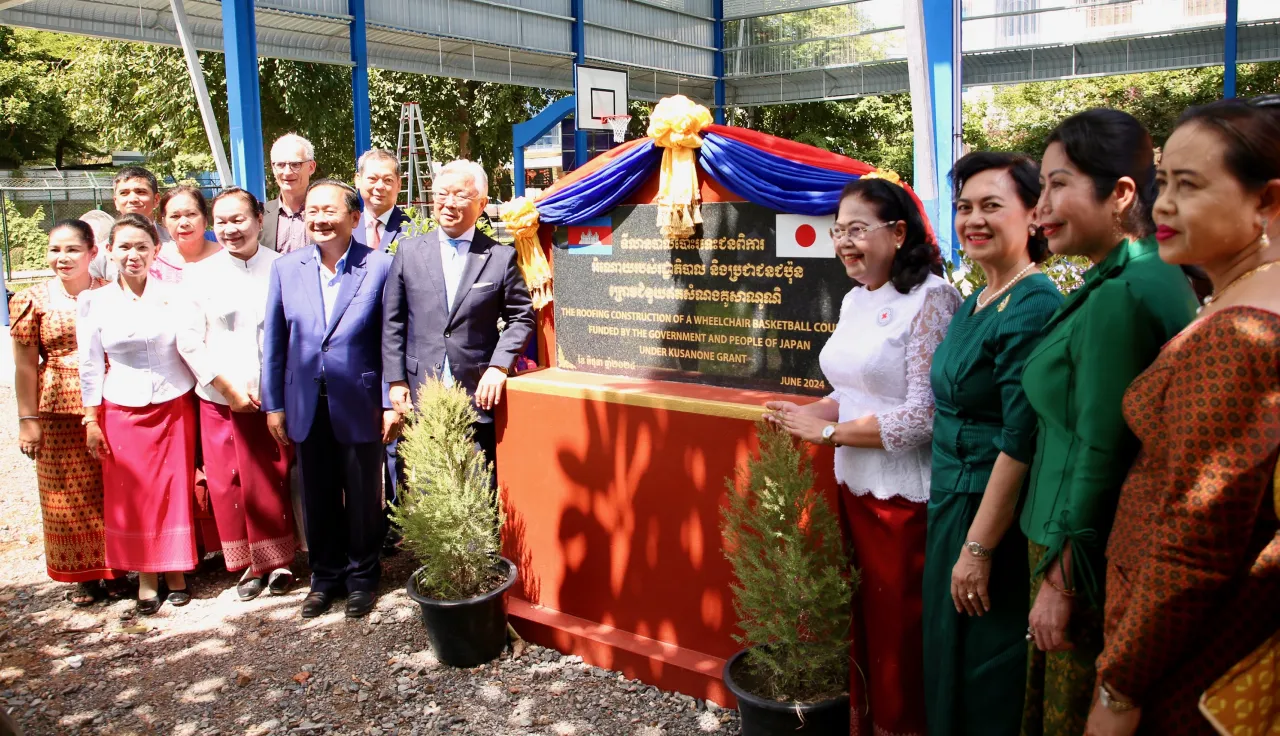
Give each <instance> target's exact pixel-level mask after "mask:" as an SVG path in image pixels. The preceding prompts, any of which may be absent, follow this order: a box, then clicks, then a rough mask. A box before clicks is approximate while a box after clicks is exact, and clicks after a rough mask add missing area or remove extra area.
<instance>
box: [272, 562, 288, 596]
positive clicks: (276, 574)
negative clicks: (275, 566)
mask: <svg viewBox="0 0 1280 736" xmlns="http://www.w3.org/2000/svg"><path fill="white" fill-rule="evenodd" d="M292 587H293V571H292V570H286V569H284V568H280V569H279V570H272V571H271V574H270V575H269V576H267V589H268V590H270V591H271V595H284V594H285V593H288V592H289V589H290V588H292Z"/></svg>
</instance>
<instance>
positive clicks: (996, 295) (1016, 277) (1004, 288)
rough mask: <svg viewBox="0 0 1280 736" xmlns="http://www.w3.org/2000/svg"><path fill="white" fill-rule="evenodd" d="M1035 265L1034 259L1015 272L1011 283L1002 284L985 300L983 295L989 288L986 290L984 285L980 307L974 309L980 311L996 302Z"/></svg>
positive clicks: (979, 300)
mask: <svg viewBox="0 0 1280 736" xmlns="http://www.w3.org/2000/svg"><path fill="white" fill-rule="evenodd" d="M1035 267H1036V264H1035V261H1032V262H1031V263H1028V264H1027V265H1026V267H1025V268H1023V269H1022V270H1021V271H1019V272H1017V273H1016V274H1014V276H1013V278H1011V279H1009V283H1007V284H1005V285H1004V286H1001V287H1000V288H999V289H996V293H994V294H992V295H991V296H988V297H987V299H986V301H983V300H982V297H984V296H986V291H987V290H986V287H983V289H982V294H980V295H979V296H978V301H977V307H978V309H976V310H974V311H980V310H983V309H986V307H987V305H988V304H990V303H991V302H994V301H995V300H997V299H999V298H1000V295H1001V294H1004V293H1005V292H1006V291H1008V290H1009V289H1011V288H1013V285H1014V284H1016V283H1018V281H1019V280H1020V279H1021V278H1022V277H1023V276H1026V275H1027V272H1028V271H1030V270H1031V269H1033V268H1035Z"/></svg>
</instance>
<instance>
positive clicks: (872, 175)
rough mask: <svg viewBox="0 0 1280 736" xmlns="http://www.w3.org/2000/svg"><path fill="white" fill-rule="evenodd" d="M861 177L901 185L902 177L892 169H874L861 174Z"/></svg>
mask: <svg viewBox="0 0 1280 736" xmlns="http://www.w3.org/2000/svg"><path fill="white" fill-rule="evenodd" d="M862 178H863V179H883V180H885V181H887V182H889V183H890V184H897V185H898V186H902V177H901V176H898V172H896V171H894V170H893V169H876V170H875V171H872V172H869V173H866V174H863V175H862Z"/></svg>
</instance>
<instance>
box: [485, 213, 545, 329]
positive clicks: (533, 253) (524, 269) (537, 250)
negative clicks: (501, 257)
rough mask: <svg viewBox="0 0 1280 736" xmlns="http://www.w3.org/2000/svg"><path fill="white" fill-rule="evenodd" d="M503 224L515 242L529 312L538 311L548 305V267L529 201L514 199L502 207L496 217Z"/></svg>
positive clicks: (535, 216) (536, 219)
mask: <svg viewBox="0 0 1280 736" xmlns="http://www.w3.org/2000/svg"><path fill="white" fill-rule="evenodd" d="M498 214H499V216H500V217H501V218H502V222H503V224H505V225H506V226H507V229H508V230H510V231H511V234H512V235H513V236H514V237H515V239H516V265H517V266H519V267H520V275H522V276H524V283H525V285H526V286H527V287H529V296H530V297H531V298H532V299H533V308H534V309H541V308H543V307H545V306H547V305H548V304H550V303H551V264H549V263H547V256H546V255H545V254H544V253H543V252H542V244H541V243H539V242H538V225H539V223H540V222H541V220H540V218H539V217H538V210H537V209H536V208H535V207H534V206H533V201H532V200H530V199H528V198H526V197H517V198H516V199H513V200H511V201H510V202H508V203H507V204H506V205H504V206H503V207H502V210H501V211H500V212H499V213H498Z"/></svg>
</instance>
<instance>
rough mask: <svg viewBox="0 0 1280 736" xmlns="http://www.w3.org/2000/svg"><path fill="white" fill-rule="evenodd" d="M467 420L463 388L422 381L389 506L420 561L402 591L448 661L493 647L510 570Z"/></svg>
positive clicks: (493, 653) (493, 652) (495, 505)
mask: <svg viewBox="0 0 1280 736" xmlns="http://www.w3.org/2000/svg"><path fill="white" fill-rule="evenodd" d="M476 419H477V415H476V411H475V408H474V407H472V405H471V399H470V398H469V397H468V396H467V394H466V392H465V391H463V390H462V388H460V387H457V386H454V387H449V388H446V387H445V385H444V384H443V383H441V382H440V381H438V380H431V381H428V382H425V383H423V384H422V387H421V389H420V390H419V392H418V407H417V410H416V411H415V412H414V414H413V416H412V417H411V421H410V422H409V424H408V426H407V428H406V429H405V432H404V436H403V437H402V438H401V440H400V454H401V456H402V457H403V458H404V464H405V471H406V472H405V475H406V479H405V488H404V489H403V491H402V492H401V495H400V503H399V505H397V506H396V507H394V508H393V510H392V515H393V517H394V519H395V521H396V523H397V524H398V525H399V526H400V532H401V535H402V544H403V546H404V547H405V548H407V549H408V550H409V551H410V552H411V553H412V554H413V555H414V556H415V557H416V558H417V559H418V561H419V562H421V563H422V567H419V568H418V569H417V570H415V571H414V572H413V574H411V575H410V576H409V581H408V584H407V586H406V587H407V589H408V592H409V597H410V598H412V599H413V600H415V601H417V603H418V605H419V606H420V607H421V608H422V621H423V623H424V624H425V625H426V627H427V637H428V638H429V639H430V640H431V648H432V649H433V650H435V653H436V656H437V657H438V658H439V659H440V661H441V662H444V663H445V664H448V665H452V666H454V667H474V666H476V665H478V664H483V663H485V662H488V661H490V660H492V659H494V658H496V657H497V656H498V655H499V654H501V653H502V649H503V647H505V646H506V643H507V604H506V593H507V590H508V589H510V588H511V586H512V585H513V584H515V582H516V578H517V573H516V566H515V565H514V564H512V562H511V561H510V560H508V559H506V558H504V557H502V556H501V531H500V530H501V528H502V524H503V522H504V518H505V517H504V514H503V509H502V500H501V499H500V498H498V497H496V496H495V495H494V493H493V490H492V487H491V485H490V484H491V479H492V477H493V475H492V474H493V467H492V466H491V465H490V464H489V463H488V462H486V460H485V457H484V454H483V453H482V452H481V451H480V449H479V448H478V447H476V445H475V443H474V442H473V440H472V425H473V424H474V423H475V421H476Z"/></svg>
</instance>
